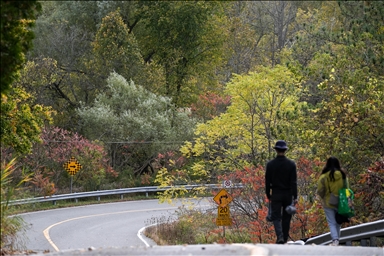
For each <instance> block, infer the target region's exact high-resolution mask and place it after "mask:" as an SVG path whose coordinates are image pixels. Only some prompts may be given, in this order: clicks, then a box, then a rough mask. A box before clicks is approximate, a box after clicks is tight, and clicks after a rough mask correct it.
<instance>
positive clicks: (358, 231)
mask: <svg viewBox="0 0 384 256" xmlns="http://www.w3.org/2000/svg"><path fill="white" fill-rule="evenodd" d="M201 187H206V188H208V189H220V188H222V187H223V186H222V185H221V184H206V185H184V186H167V187H157V186H151V187H135V188H121V189H112V190H100V191H90V192H81V193H71V194H61V195H52V196H48V197H35V198H27V199H19V200H12V201H10V202H9V205H21V204H33V203H43V202H53V204H56V201H59V200H72V199H75V200H76V202H77V201H78V199H79V198H87V197H96V198H97V200H98V201H100V197H102V196H111V195H120V198H121V199H122V198H123V196H124V195H125V194H131V193H145V194H146V196H147V197H148V193H151V192H162V191H165V190H167V189H186V190H193V189H196V188H201ZM232 187H233V188H241V187H242V184H234V185H233V186H232ZM1 203H2V204H3V203H4V202H1ZM377 237H384V220H378V221H374V222H369V223H364V224H360V225H356V226H352V227H347V228H343V229H342V230H341V236H340V243H341V244H346V245H352V242H356V241H360V245H361V246H376V238H377ZM331 242H332V239H331V235H330V233H326V234H322V235H319V236H316V237H312V238H309V239H307V240H306V242H305V244H306V245H308V244H317V245H327V244H330V243H331Z"/></svg>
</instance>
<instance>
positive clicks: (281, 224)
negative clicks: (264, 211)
mask: <svg viewBox="0 0 384 256" xmlns="http://www.w3.org/2000/svg"><path fill="white" fill-rule="evenodd" d="M272 191H273V190H272ZM291 204H292V195H291V193H290V191H273V192H272V196H271V209H272V220H273V225H274V227H275V232H276V237H277V241H276V243H282V242H284V243H286V242H287V241H288V236H289V228H290V224H291V218H292V215H290V214H288V213H287V212H286V211H285V207H287V206H288V205H291ZM281 240H283V241H281Z"/></svg>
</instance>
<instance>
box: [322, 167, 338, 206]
mask: <svg viewBox="0 0 384 256" xmlns="http://www.w3.org/2000/svg"><path fill="white" fill-rule="evenodd" d="M330 173H331V172H330V171H329V172H326V173H324V174H322V175H321V176H320V178H319V180H318V182H317V194H318V195H319V196H320V198H321V201H322V204H323V207H327V208H335V209H337V204H336V205H332V204H330V198H331V193H332V194H333V195H334V196H336V197H337V198H338V197H339V189H341V188H343V186H344V182H343V175H342V174H341V172H340V171H335V173H334V178H335V180H334V181H331V179H330V177H329V174H330Z"/></svg>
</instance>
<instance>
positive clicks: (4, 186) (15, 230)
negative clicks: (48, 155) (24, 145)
mask: <svg viewBox="0 0 384 256" xmlns="http://www.w3.org/2000/svg"><path fill="white" fill-rule="evenodd" d="M14 166H15V159H12V160H11V161H10V162H9V163H7V164H5V163H1V242H0V243H1V254H2V255H4V254H9V253H12V252H13V251H16V250H22V249H24V241H25V239H24V237H23V235H22V234H23V231H25V229H26V227H27V225H26V223H25V222H24V220H23V219H22V218H21V217H19V216H10V211H9V201H10V200H11V199H12V198H13V196H14V193H15V190H16V189H17V188H19V187H20V185H21V184H22V183H24V182H26V181H28V177H24V178H22V180H21V181H20V182H19V183H18V184H16V185H13V184H12V173H13V172H14V170H15V168H14Z"/></svg>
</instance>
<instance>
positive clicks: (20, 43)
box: [0, 0, 41, 94]
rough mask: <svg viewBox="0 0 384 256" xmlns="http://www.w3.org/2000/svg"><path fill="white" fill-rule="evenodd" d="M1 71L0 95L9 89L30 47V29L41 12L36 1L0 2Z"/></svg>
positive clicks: (31, 33) (31, 35)
mask: <svg viewBox="0 0 384 256" xmlns="http://www.w3.org/2000/svg"><path fill="white" fill-rule="evenodd" d="M0 10H1V19H0V20H1V22H0V29H1V31H0V33H1V69H0V80H1V84H0V85H1V87H0V88H1V89H0V93H1V94H3V93H4V92H5V91H6V90H8V89H9V87H10V85H11V84H12V82H13V81H15V80H16V79H17V77H18V70H19V69H21V67H22V65H23V63H24V62H25V53H26V52H27V51H28V50H29V49H31V47H32V39H33V37H34V34H33V32H32V30H31V27H32V26H33V25H34V23H35V21H34V20H35V17H36V14H37V12H38V11H40V10H41V5H40V3H38V2H37V1H36V0H32V1H1V3H0Z"/></svg>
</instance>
